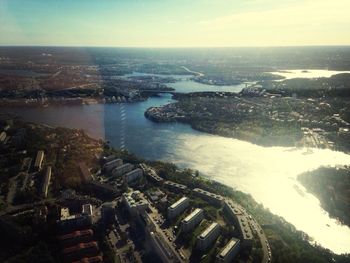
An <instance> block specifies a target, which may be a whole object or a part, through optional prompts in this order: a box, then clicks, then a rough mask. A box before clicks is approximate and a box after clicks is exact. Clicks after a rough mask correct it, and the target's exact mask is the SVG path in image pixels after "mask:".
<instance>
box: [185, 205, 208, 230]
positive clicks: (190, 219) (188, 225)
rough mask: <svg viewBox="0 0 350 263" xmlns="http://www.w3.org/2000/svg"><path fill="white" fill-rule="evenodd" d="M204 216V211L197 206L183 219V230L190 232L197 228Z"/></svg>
mask: <svg viewBox="0 0 350 263" xmlns="http://www.w3.org/2000/svg"><path fill="white" fill-rule="evenodd" d="M203 218H204V212H203V210H202V209H200V208H196V209H195V210H194V211H193V212H192V213H191V214H189V215H188V216H187V217H185V219H183V220H182V221H181V231H184V232H188V231H190V230H192V229H193V228H195V227H196V226H197V225H198V224H199V223H200V222H201V221H202V220H203Z"/></svg>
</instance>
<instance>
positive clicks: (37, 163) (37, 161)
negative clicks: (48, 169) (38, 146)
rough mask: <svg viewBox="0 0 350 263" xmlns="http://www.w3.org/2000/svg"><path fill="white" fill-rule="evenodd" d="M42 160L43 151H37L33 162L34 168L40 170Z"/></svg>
mask: <svg viewBox="0 0 350 263" xmlns="http://www.w3.org/2000/svg"><path fill="white" fill-rule="evenodd" d="M43 160H44V151H38V153H37V154H36V158H35V163H34V169H35V170H37V171H39V170H41V166H42V164H43Z"/></svg>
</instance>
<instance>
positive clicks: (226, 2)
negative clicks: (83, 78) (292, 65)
mask: <svg viewBox="0 0 350 263" xmlns="http://www.w3.org/2000/svg"><path fill="white" fill-rule="evenodd" d="M0 45H54V46H61V45H62V46H118V47H229V46H303V45H350V1H349V0H278V1H277V0H98V1H96V0H57V1H54V0H31V1H29V0H0Z"/></svg>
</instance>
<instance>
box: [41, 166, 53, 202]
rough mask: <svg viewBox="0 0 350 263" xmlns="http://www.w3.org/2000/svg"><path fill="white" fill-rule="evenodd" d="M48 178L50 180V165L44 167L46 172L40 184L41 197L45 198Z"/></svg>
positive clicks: (48, 182) (48, 183) (47, 189)
mask: <svg viewBox="0 0 350 263" xmlns="http://www.w3.org/2000/svg"><path fill="white" fill-rule="evenodd" d="M50 180H51V166H48V167H47V168H46V172H45V175H44V179H43V184H42V189H41V194H42V197H43V198H47V194H48V191H49V185H50Z"/></svg>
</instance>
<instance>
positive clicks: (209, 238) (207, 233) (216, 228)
mask: <svg viewBox="0 0 350 263" xmlns="http://www.w3.org/2000/svg"><path fill="white" fill-rule="evenodd" d="M219 235H220V225H219V224H218V223H216V222H214V223H212V224H211V225H210V226H209V227H207V228H206V229H205V230H204V231H203V232H202V233H201V234H200V235H199V236H198V237H197V247H198V249H199V250H201V251H206V250H207V249H208V248H209V247H211V246H212V245H213V243H214V242H215V241H216V239H217V238H218V237H219Z"/></svg>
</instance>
